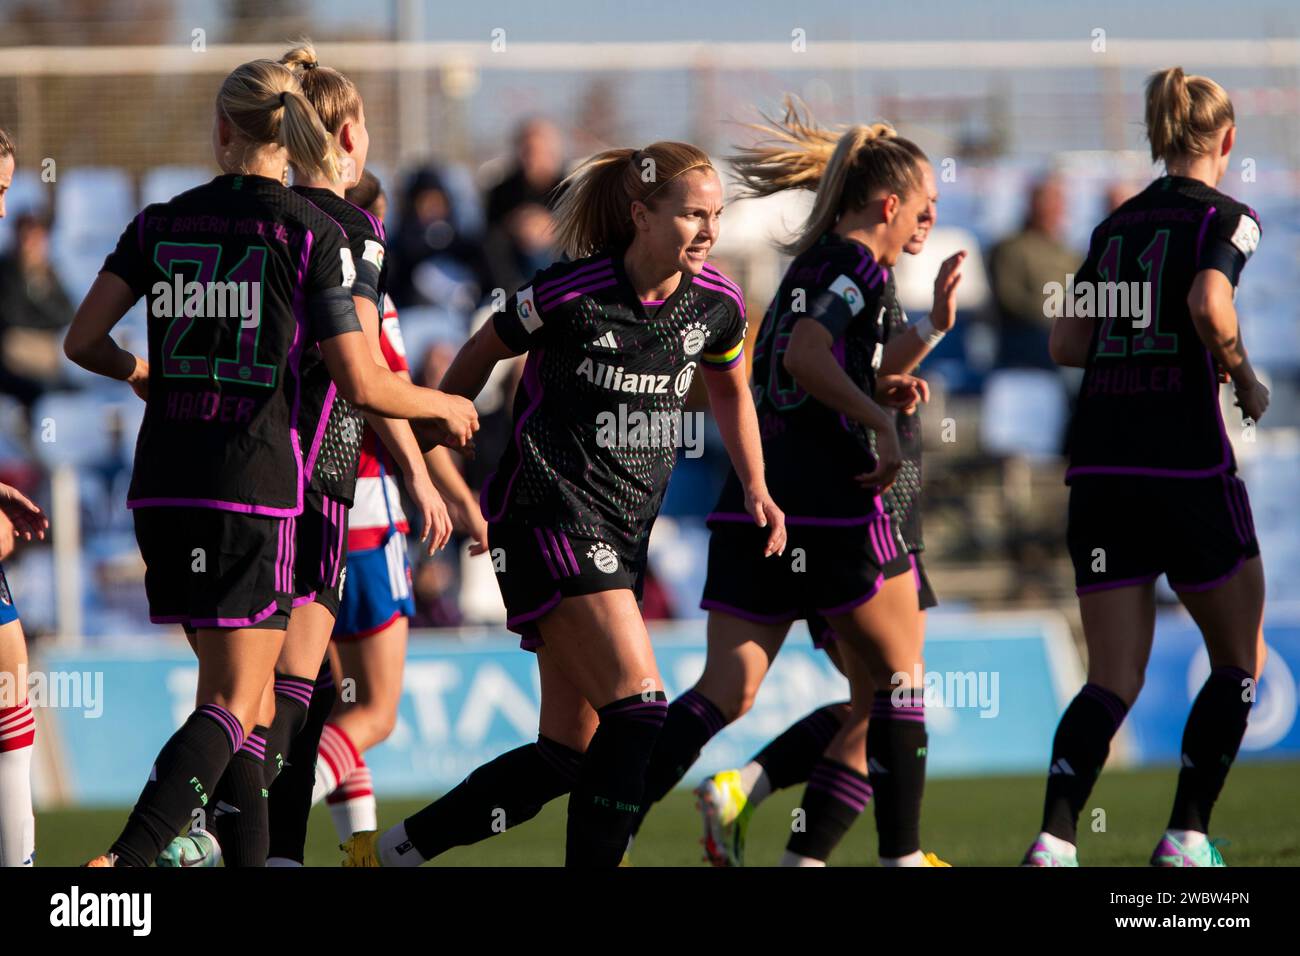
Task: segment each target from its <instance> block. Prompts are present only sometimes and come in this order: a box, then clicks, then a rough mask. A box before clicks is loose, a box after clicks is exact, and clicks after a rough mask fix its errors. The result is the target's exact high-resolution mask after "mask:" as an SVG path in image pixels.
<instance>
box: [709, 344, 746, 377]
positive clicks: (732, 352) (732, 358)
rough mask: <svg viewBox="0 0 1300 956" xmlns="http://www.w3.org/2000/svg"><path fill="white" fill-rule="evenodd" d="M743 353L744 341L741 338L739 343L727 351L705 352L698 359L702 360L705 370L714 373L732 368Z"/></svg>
mask: <svg viewBox="0 0 1300 956" xmlns="http://www.w3.org/2000/svg"><path fill="white" fill-rule="evenodd" d="M744 352H745V340H744V339H743V338H742V339H741V340H740V341H739V342H737V343H736V344H735V345H733V346H732V347H731V348H729V349H727V351H725V352H705V353H703V354H702V355H701V356H700V358H702V359H703V360H704V364H705V366H706V367H707V368H710V369H712V370H713V371H715V372H721V371H725V370H726V369H729V368H732V367H733V366H734V365H735V364H736V363H737V362H739V361H740V359H741V357H742V356H743V355H744Z"/></svg>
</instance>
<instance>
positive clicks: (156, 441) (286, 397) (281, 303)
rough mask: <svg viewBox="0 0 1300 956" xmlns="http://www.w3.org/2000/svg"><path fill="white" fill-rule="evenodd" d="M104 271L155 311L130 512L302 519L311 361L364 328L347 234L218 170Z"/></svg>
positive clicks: (307, 206) (286, 196) (135, 234)
mask: <svg viewBox="0 0 1300 956" xmlns="http://www.w3.org/2000/svg"><path fill="white" fill-rule="evenodd" d="M104 271H107V272H111V273H113V274H114V275H117V276H119V277H120V278H121V279H123V280H124V281H125V282H126V283H127V284H128V285H129V286H130V287H131V290H132V291H133V292H135V293H136V294H137V295H143V296H145V297H146V300H147V304H148V331H149V401H148V402H147V404H146V408H145V415H144V421H143V424H142V425H141V426H140V436H139V439H138V440H137V442H136V455H135V468H134V471H133V473H132V476H131V488H130V492H129V495H128V502H127V504H128V507H131V508H145V507H167V506H172V507H201V508H217V509H221V510H226V511H235V512H241V513H245V514H259V515H268V516H279V517H286V516H289V515H296V514H298V513H299V512H300V511H301V510H302V495H303V460H302V453H301V448H300V445H299V441H298V431H299V429H300V428H301V427H302V422H301V420H300V411H301V408H300V400H301V397H302V395H301V367H300V366H301V362H302V357H303V353H304V351H305V350H306V349H307V348H309V347H311V346H313V345H314V344H315V343H316V342H318V341H319V340H321V339H324V338H328V337H330V336H332V335H337V334H339V333H342V332H350V331H356V330H358V329H359V328H360V325H359V324H358V322H357V317H356V310H355V309H354V308H353V306H352V297H351V293H350V291H349V289H348V287H349V285H350V284H351V281H352V271H353V270H352V266H351V260H350V253H349V250H348V248H347V246H346V245H345V237H344V235H343V232H342V230H341V229H339V227H338V225H337V224H335V223H334V222H332V221H330V219H329V218H328V217H327V216H325V215H324V214H323V213H322V212H321V211H320V210H319V209H317V208H316V207H315V206H313V205H312V204H311V203H309V202H307V201H306V200H305V199H303V198H302V197H301V196H298V195H296V194H295V193H293V192H291V191H290V190H288V189H285V188H284V187H283V186H282V185H280V183H278V182H276V181H275V180H273V179H267V178H265V177H261V176H240V175H224V176H218V177H217V178H216V179H214V180H212V181H211V182H210V183H207V184H206V185H203V186H199V187H197V188H195V189H191V190H190V191H188V192H185V193H181V194H180V195H179V196H176V197H174V198H173V199H171V200H170V201H168V202H165V203H159V204H156V205H152V206H149V207H147V208H146V209H144V210H143V211H142V212H141V213H140V214H139V215H138V216H137V217H136V218H135V220H134V221H133V222H132V223H131V224H130V225H129V226H128V227H127V229H126V231H125V232H123V233H122V237H121V239H119V240H118V244H117V248H116V249H115V250H114V251H113V252H112V253H110V254H109V256H108V258H107V259H106V260H105V262H104Z"/></svg>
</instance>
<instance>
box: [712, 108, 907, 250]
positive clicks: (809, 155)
mask: <svg viewBox="0 0 1300 956" xmlns="http://www.w3.org/2000/svg"><path fill="white" fill-rule="evenodd" d="M764 119H765V120H766V121H767V122H766V124H751V126H750V128H751V129H754V130H757V131H758V132H759V133H761V134H762V135H763V137H764V139H763V140H762V141H760V142H759V143H757V144H755V145H754V146H750V147H746V148H742V149H740V151H739V152H738V153H737V155H735V156H733V157H732V158H731V162H732V167H733V170H734V172H735V176H736V178H737V179H738V180H739V182H740V186H741V192H742V195H746V196H770V195H773V194H774V193H779V192H783V191H784V190H787V189H810V190H815V191H816V194H817V195H816V198H815V199H814V201H813V208H812V212H811V213H809V215H808V219H807V220H806V221H805V222H804V224H803V226H801V227H800V229H799V231H798V233H797V234H796V236H795V237H794V239H792V240H791V241H790V242H787V243H783V244H782V245H781V248H782V250H783V251H784V252H787V253H789V254H790V255H798V254H799V253H801V252H803V251H805V250H806V249H808V248H809V247H810V246H812V244H813V243H815V242H816V241H817V240H818V238H820V237H821V236H822V234H824V233H826V232H828V231H829V230H830V229H831V228H833V227H834V225H835V223H836V222H837V221H838V220H839V218H840V216H841V215H843V214H844V212H846V211H848V210H857V209H861V208H863V207H864V206H865V205H866V204H867V203H868V202H869V201H870V200H871V199H872V198H873V197H874V196H875V195H876V194H878V193H879V192H880V191H881V190H885V191H887V192H889V193H893V194H896V195H898V196H907V195H909V194H910V193H911V192H912V191H913V190H915V189H919V188H921V184H922V175H921V163H923V162H926V157H925V153H924V152H922V151H921V149H920V147H918V146H917V145H916V144H915V143H913V142H912V141H911V140H908V139H903V138H902V137H901V136H899V135H898V134H897V133H896V132H895V131H894V128H893V127H892V126H890V125H889V124H888V123H873V124H872V125H870V126H863V125H854V126H849V127H847V128H841V129H836V130H831V129H824V128H822V127H820V126H818V125H817V123H816V122H815V121H814V120H813V118H812V114H811V113H810V112H809V110H808V108H807V106H805V105H804V104H803V103H801V102H800V101H799V100H797V99H795V98H794V97H791V96H787V97H786V99H785V114H784V116H783V117H782V119H780V120H774V119H772V118H770V117H767V116H764Z"/></svg>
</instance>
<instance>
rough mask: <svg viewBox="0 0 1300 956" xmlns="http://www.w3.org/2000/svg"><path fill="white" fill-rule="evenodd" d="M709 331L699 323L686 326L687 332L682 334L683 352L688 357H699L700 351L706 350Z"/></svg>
mask: <svg viewBox="0 0 1300 956" xmlns="http://www.w3.org/2000/svg"><path fill="white" fill-rule="evenodd" d="M708 331H709V330H708V329H707V328H705V327H704V325H703V324H701V323H699V322H692V323H691V324H690V325H688V326H686V331H685V332H684V333H683V334H682V351H683V352H685V353H686V354H687V355H699V354H700V349H702V348H704V342H705V339H706V338H707V337H708Z"/></svg>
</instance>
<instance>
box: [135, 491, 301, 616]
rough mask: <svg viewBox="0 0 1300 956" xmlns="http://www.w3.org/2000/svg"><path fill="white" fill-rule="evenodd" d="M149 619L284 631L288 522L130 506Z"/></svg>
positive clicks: (288, 593) (289, 577) (288, 601)
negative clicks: (142, 565) (142, 559)
mask: <svg viewBox="0 0 1300 956" xmlns="http://www.w3.org/2000/svg"><path fill="white" fill-rule="evenodd" d="M132 515H133V516H134V521H135V538H136V541H137V542H138V543H139V545H140V555H141V556H142V557H143V558H144V564H145V574H144V587H145V594H146V595H147V596H148V599H149V620H151V621H153V622H154V623H155V624H180V625H182V626H184V627H185V629H186V630H187V631H193V630H196V629H197V628H267V629H273V630H284V628H285V626H286V624H287V623H288V620H289V611H290V608H291V607H292V604H293V536H292V534H291V533H290V528H291V523H292V520H293V519H290V518H267V517H263V516H260V515H246V514H238V513H236V512H232V511H221V510H218V509H216V508H136V509H134V511H133V512H132Z"/></svg>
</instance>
